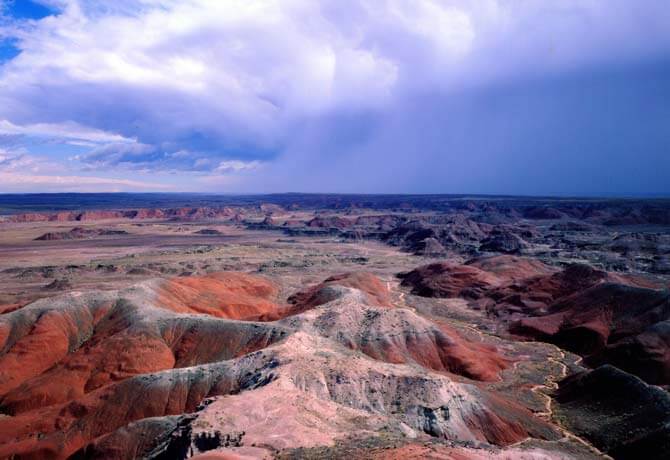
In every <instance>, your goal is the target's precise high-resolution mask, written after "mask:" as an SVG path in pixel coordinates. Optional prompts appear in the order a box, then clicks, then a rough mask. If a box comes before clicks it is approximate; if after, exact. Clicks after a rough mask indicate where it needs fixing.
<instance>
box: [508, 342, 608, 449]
mask: <svg viewBox="0 0 670 460" xmlns="http://www.w3.org/2000/svg"><path fill="white" fill-rule="evenodd" d="M547 345H550V344H547ZM550 346H551V347H553V348H554V350H555V351H556V352H557V354H558V357H554V356H548V357H547V359H548V360H549V361H551V362H553V363H556V364H557V365H558V366H559V368H560V372H559V373H558V375H556V374H550V375H548V376H547V377H546V379H545V381H544V383H543V384H540V385H534V386H533V387H531V391H532V392H533V393H535V394H537V395H538V396H540V397H541V398H544V399H545V410H544V411H541V412H536V413H535V415H537V416H538V417H541V418H543V419H545V420H547V421H549V422H551V423H552V424H554V425H555V426H556V429H558V430H559V431H560V433H561V434H562V435H563V439H562V440H565V441H574V442H577V443H579V444H581V445H583V446H584V447H586V448H587V449H588V450H589V451H590V452H591V453H593V454H595V455H598V456H600V457H602V458H606V459H611V458H612V457H610V456H609V455H607V454H605V453H603V452H601V451H600V450H598V449H597V448H596V447H595V446H593V445H592V444H591V443H590V442H589V441H587V440H585V439H583V438H581V437H579V436H577V435H576V434H574V433H572V432H570V431H568V430H566V429H565V428H564V427H563V426H562V425H561V424H560V422H559V421H558V420H556V418H555V417H554V407H553V406H554V398H552V397H551V396H550V395H549V394H548V393H551V392H553V391H556V390H557V389H558V382H559V381H561V380H563V379H564V378H565V377H567V376H568V369H569V367H568V366H567V364H565V360H566V356H565V351H564V350H563V349H561V348H559V347H557V346H555V345H550ZM581 360H582V359H581V358H579V359H578V360H577V361H575V364H577V363H578V362H581ZM542 390H544V391H542ZM522 442H524V441H521V442H520V443H522ZM517 444H519V443H517Z"/></svg>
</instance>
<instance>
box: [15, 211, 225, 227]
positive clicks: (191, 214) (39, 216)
mask: <svg viewBox="0 0 670 460" xmlns="http://www.w3.org/2000/svg"><path fill="white" fill-rule="evenodd" d="M236 212H237V211H235V210H234V209H232V208H228V207H225V208H208V207H196V208H141V209H132V210H95V211H81V212H79V211H64V212H56V213H42V212H31V213H23V214H14V215H11V216H7V217H5V221H6V222H15V223H25V222H84V221H96V220H110V219H184V220H194V219H218V218H230V217H233V216H235V214H236Z"/></svg>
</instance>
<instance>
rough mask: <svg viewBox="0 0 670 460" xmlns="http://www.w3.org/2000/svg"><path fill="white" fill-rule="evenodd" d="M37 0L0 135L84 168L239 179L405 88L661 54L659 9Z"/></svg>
mask: <svg viewBox="0 0 670 460" xmlns="http://www.w3.org/2000/svg"><path fill="white" fill-rule="evenodd" d="M48 1H49V3H50V4H51V5H53V6H55V7H56V8H60V9H61V13H60V14H58V15H54V16H50V17H47V18H44V19H42V20H40V21H31V22H25V23H24V22H16V21H14V22H9V23H8V22H6V21H3V22H2V23H0V36H3V35H4V36H12V37H14V38H16V39H17V46H18V47H19V48H20V50H21V54H20V55H19V56H18V57H16V58H14V59H12V60H11V61H9V62H6V63H4V64H3V65H2V66H1V67H0V120H2V121H0V134H8V135H22V136H42V137H53V138H58V139H63V140H64V142H65V143H67V144H70V145H72V146H77V147H84V148H86V147H90V148H91V151H90V152H89V153H88V154H80V155H79V156H78V159H79V162H81V163H83V164H84V167H85V168H88V169H96V170H99V171H109V170H136V171H175V172H179V171H187V172H201V173H203V174H206V173H213V174H220V173H221V174H227V175H232V174H240V175H244V174H246V173H252V172H256V171H257V170H258V169H262V168H260V165H266V164H271V163H273V162H281V161H284V159H285V158H287V157H289V156H290V155H286V152H287V151H289V150H291V149H295V148H297V147H296V145H297V146H304V145H308V146H309V151H308V152H305V154H304V156H303V155H302V154H301V155H299V157H300V158H306V159H307V160H308V159H309V158H312V157H318V156H319V155H322V154H324V153H322V152H329V153H325V154H326V155H332V152H333V151H337V150H338V148H340V146H341V145H342V144H345V145H346V144H347V142H352V141H350V140H349V138H348V134H349V132H350V131H356V129H357V128H358V126H357V119H356V116H368V114H372V115H378V116H380V117H384V116H387V115H389V114H394V113H401V112H403V111H404V110H406V109H407V101H414V100H416V99H417V95H424V94H428V95H435V94H438V95H443V94H445V93H447V94H448V93H454V92H459V91H461V90H463V89H464V88H471V87H486V86H495V85H497V84H499V83H500V82H507V81H509V80H515V79H525V78H528V77H529V76H537V75H544V74H561V73H567V72H572V71H574V70H575V69H579V68H590V67H597V66H598V65H602V64H603V63H608V64H610V63H615V64H617V63H622V62H624V63H625V62H627V61H629V60H634V59H644V58H648V57H655V56H667V55H668V53H670V8H668V7H667V1H666V0H637V1H631V0H541V1H540V0H538V1H534V0H348V1H341V0H116V1H113V2H110V1H107V0H86V1H84V0H48ZM419 112H420V110H419ZM361 114H362V115H361ZM380 114H381V115H380ZM372 115H370V116H371V117H372ZM338 117H341V118H344V119H346V120H348V121H347V123H349V125H346V126H345V128H342V129H341V130H338V129H331V128H332V125H333V124H329V123H320V122H319V121H321V120H323V119H330V118H333V119H339V118H338ZM350 120H353V121H350ZM450 122H451V120H445V123H450ZM314 126H317V127H318V128H313V127H314ZM323 126H327V127H328V128H327V129H326V128H323ZM362 131H363V130H362ZM340 133H342V135H341V134H340ZM370 133H372V134H370ZM370 133H367V132H366V133H363V134H360V135H358V134H356V135H355V136H349V137H355V138H356V142H359V143H361V142H365V137H366V135H370V136H371V135H374V128H370ZM357 136H358V137H357ZM360 139H363V140H360ZM419 140H421V139H419ZM342 148H345V147H342ZM350 151H351V149H350ZM417 155H420V154H417ZM307 160H305V162H306V163H307V162H308V161H307ZM418 160H420V158H419V159H418ZM74 163H77V162H74ZM314 163H320V162H318V161H315V162H314ZM287 168H288V169H292V168H293V167H292V166H290V165H287ZM298 169H300V168H297V169H296V170H298ZM287 185H289V186H293V184H287Z"/></svg>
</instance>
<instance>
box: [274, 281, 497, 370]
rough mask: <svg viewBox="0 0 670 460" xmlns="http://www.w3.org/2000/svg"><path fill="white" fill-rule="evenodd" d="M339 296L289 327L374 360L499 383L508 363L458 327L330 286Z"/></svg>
mask: <svg viewBox="0 0 670 460" xmlns="http://www.w3.org/2000/svg"><path fill="white" fill-rule="evenodd" d="M328 289H329V295H330V296H332V297H333V298H334V300H332V301H331V302H330V303H328V304H327V308H326V307H324V308H316V309H314V310H311V311H308V312H306V313H304V314H303V315H300V316H297V317H295V318H288V319H286V320H284V322H283V323H284V324H287V325H292V326H293V327H299V328H300V329H303V330H314V331H316V333H317V334H319V335H321V336H325V337H329V338H331V339H333V340H335V341H337V342H339V343H341V344H343V345H345V346H347V347H348V348H351V349H353V350H360V351H361V352H363V353H365V354H366V355H368V356H370V357H371V358H374V359H377V360H380V361H385V362H390V363H416V364H419V365H421V366H423V367H426V368H428V369H432V370H436V371H441V372H450V373H453V374H458V375H463V376H465V377H468V378H472V379H476V380H495V379H496V378H497V375H498V372H499V371H500V370H502V369H504V368H505V367H506V366H507V364H508V361H507V360H506V359H504V358H503V357H502V356H500V355H499V354H498V352H497V350H496V349H495V348H494V347H491V346H486V345H483V344H479V343H473V342H470V341H468V340H465V339H464V338H463V337H461V336H460V335H459V334H457V333H456V332H455V331H454V330H453V329H450V328H448V327H446V326H442V327H440V326H439V325H437V324H435V323H433V322H431V321H429V320H427V319H425V318H422V317H421V316H419V315H417V314H416V313H414V312H412V311H410V310H407V309H395V308H392V309H389V308H385V307H375V306H365V307H364V308H362V307H361V305H365V301H366V299H367V295H366V294H365V293H362V292H361V291H358V290H354V289H351V288H346V287H343V286H339V287H336V286H331V287H329V288H328Z"/></svg>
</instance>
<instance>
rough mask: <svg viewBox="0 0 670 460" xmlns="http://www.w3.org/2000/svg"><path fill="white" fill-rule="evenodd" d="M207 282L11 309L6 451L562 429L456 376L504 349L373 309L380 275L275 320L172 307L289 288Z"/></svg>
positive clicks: (48, 454) (495, 360) (153, 285)
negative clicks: (171, 294)
mask: <svg viewBox="0 0 670 460" xmlns="http://www.w3.org/2000/svg"><path fill="white" fill-rule="evenodd" d="M201 278H202V277H198V278H197V279H195V280H191V282H193V283H199V284H189V283H188V282H187V283H185V284H182V282H183V281H184V280H185V279H178V280H172V281H167V282H166V281H164V280H153V281H149V282H145V283H142V284H140V285H137V286H135V287H133V288H130V289H126V290H122V291H110V292H106V293H87V294H78V293H73V294H69V295H63V296H59V297H55V298H52V299H43V300H40V301H37V302H34V303H32V304H30V305H27V306H26V307H24V308H22V309H20V310H18V311H15V312H13V313H8V314H5V315H2V316H1V317H0V325H1V326H0V330H1V331H3V335H2V342H1V343H2V345H3V348H2V350H3V354H2V359H3V360H4V362H6V363H15V364H13V365H10V366H9V367H7V369H10V370H11V371H12V376H10V377H11V378H7V379H6V380H5V381H4V382H3V383H4V385H5V389H4V391H3V393H2V395H1V397H2V399H1V405H2V408H3V412H4V413H5V414H6V415H5V416H3V417H0V457H3V456H8V455H10V454H11V455H15V458H40V459H42V458H57V459H60V458H66V457H67V456H69V455H71V454H73V453H75V452H76V453H77V454H76V455H77V456H78V457H77V458H89V457H91V458H96V457H97V458H105V457H107V458H108V457H110V456H111V457H115V458H132V457H133V456H148V457H149V456H152V457H156V458H161V457H160V456H161V455H162V456H165V455H170V456H173V458H182V457H180V456H181V455H182V454H183V453H184V452H191V453H194V454H195V453H198V452H203V451H205V450H207V449H208V448H210V447H211V446H210V444H212V443H214V441H215V440H217V439H219V440H224V441H221V442H222V443H225V442H227V443H229V444H230V445H233V446H234V445H240V446H242V445H244V446H246V447H245V449H252V447H250V446H251V445H252V444H256V445H257V446H262V445H266V446H268V445H269V446H271V448H273V449H282V448H291V447H300V446H316V445H324V444H326V445H327V444H332V443H333V442H334V440H336V439H340V438H342V437H344V436H348V435H349V434H351V433H358V434H360V435H365V436H374V435H375V434H376V433H378V432H380V431H383V432H387V431H389V430H390V431H391V432H393V433H396V434H397V435H399V436H408V435H411V436H417V435H421V436H431V437H437V438H443V439H453V440H461V441H478V442H486V443H491V444H495V445H507V444H511V443H515V442H518V441H520V440H523V439H525V438H527V437H535V438H540V439H556V438H557V437H558V434H557V433H556V432H555V430H554V429H553V428H552V427H551V426H550V425H549V424H547V423H546V422H544V421H541V420H540V419H538V418H536V417H534V416H533V415H532V414H531V413H530V412H529V411H528V410H526V409H524V408H523V407H521V406H519V405H517V404H516V403H512V402H510V401H507V400H504V399H502V398H500V397H499V396H496V395H495V394H493V393H490V392H488V391H485V390H483V389H482V388H479V387H477V386H475V385H473V384H469V383H465V382H467V380H466V379H464V378H463V377H459V378H458V382H457V381H456V380H455V379H454V378H453V374H459V375H461V376H465V377H470V378H473V379H477V380H490V379H495V378H496V375H497V373H498V372H499V371H500V370H501V369H502V368H504V367H505V366H506V364H507V362H506V360H505V359H503V358H502V357H501V356H499V355H498V354H497V352H496V350H495V349H493V348H492V347H487V346H485V345H479V344H477V345H474V344H471V343H468V342H467V341H465V340H464V339H463V338H462V337H460V336H458V335H457V334H455V333H454V331H451V330H450V329H448V328H446V327H440V326H439V325H436V324H434V323H432V322H430V321H428V320H426V319H424V318H422V317H420V316H418V315H416V314H415V313H414V312H412V311H410V310H407V309H397V308H392V307H390V306H376V305H369V303H373V304H374V303H377V301H379V300H380V299H381V300H383V301H384V302H385V301H386V297H385V296H384V294H386V292H385V291H384V289H382V288H385V286H384V284H383V283H381V282H379V280H376V279H375V278H370V276H368V275H356V276H344V277H334V278H333V279H331V281H329V282H328V283H339V282H345V283H350V284H352V285H354V284H355V285H357V286H361V287H363V288H367V291H363V290H359V289H356V288H353V287H345V286H342V285H338V284H328V285H326V286H323V287H322V289H329V290H331V291H332V293H333V294H334V296H333V298H332V300H330V301H328V302H326V303H324V304H322V305H319V306H315V307H313V308H311V309H309V310H306V311H304V312H303V313H299V314H294V315H292V316H289V317H286V318H284V319H283V320H281V321H276V322H251V321H236V320H231V319H226V318H219V317H216V316H213V315H208V314H202V313H198V314H192V312H191V311H192V310H191V309H189V310H187V312H185V313H177V312H176V311H180V309H181V306H182V305H185V304H188V302H185V301H184V299H181V300H179V301H177V300H175V301H174V302H179V303H178V304H172V305H170V306H169V308H166V305H165V286H166V283H174V282H175V281H179V284H178V286H179V289H182V288H183V287H184V286H186V287H187V288H188V289H187V290H186V291H187V292H190V291H189V289H191V288H193V286H196V285H197V286H201V287H202V286H203V285H206V284H207V283H210V282H214V283H215V284H216V285H217V286H218V283H220V282H222V283H223V284H225V285H227V286H228V291H227V292H229V293H230V292H235V293H236V294H237V295H239V296H240V297H241V298H245V299H246V297H245V296H247V297H249V298H252V297H254V298H256V299H257V300H256V301H258V302H261V301H262V302H266V301H267V302H269V300H267V299H269V298H271V297H273V296H275V295H276V289H275V288H274V285H272V284H271V283H270V284H268V283H269V282H268V281H267V280H263V279H261V278H258V279H257V278H256V277H249V276H243V275H242V274H239V273H229V274H217V275H213V276H212V277H210V278H208V280H207V281H206V282H204V284H203V281H202V279H201ZM224 280H225V282H224ZM343 280H344V281H343ZM168 285H169V286H171V288H172V287H173V286H174V284H168ZM177 292H179V293H181V292H182V290H177ZM203 292H205V290H203ZM214 292H219V291H217V290H214ZM224 295H225V294H224ZM230 295H232V294H230ZM185 298H186V300H189V299H191V298H190V297H188V296H186V297H185ZM247 300H248V299H247ZM247 300H245V302H246V301H247ZM198 303H199V301H198ZM379 303H381V302H379ZM244 305H247V303H244ZM178 307H179V308H178ZM209 307H210V308H212V309H213V310H212V311H213V312H214V314H217V313H216V312H220V311H221V310H220V308H219V307H218V306H216V308H219V309H218V310H217V309H216V308H214V307H212V306H211V305H210V306H209ZM243 308H244V307H240V310H243ZM224 310H225V309H224ZM229 313H230V311H227V312H226V314H229ZM244 316H246V313H245V315H244ZM45 340H47V342H45ZM51 343H53V344H54V345H53V347H52V348H53V352H49V353H44V349H45V348H46V347H48V346H49V345H48V344H51ZM19 361H21V362H25V363H32V364H31V365H30V366H26V369H27V370H22V369H20V368H19V366H18V364H16V363H18V362H19ZM12 366H13V367H12ZM3 369H4V368H3ZM310 414H311V415H310ZM217 433H220V434H217ZM150 439H151V440H150ZM203 440H209V441H207V442H205V441H203ZM210 441H211V442H210ZM217 442H218V441H217ZM215 444H216V443H215ZM216 447H226V446H225V445H218V446H215V447H214V448H216ZM253 449H257V450H258V451H260V454H263V455H264V454H266V453H268V452H269V451H268V450H267V448H266V447H263V448H260V447H255V448H253ZM253 449H252V450H253ZM263 449H266V450H263ZM254 452H255V454H254V455H256V454H258V453H259V452H257V451H254Z"/></svg>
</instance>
